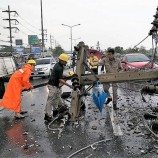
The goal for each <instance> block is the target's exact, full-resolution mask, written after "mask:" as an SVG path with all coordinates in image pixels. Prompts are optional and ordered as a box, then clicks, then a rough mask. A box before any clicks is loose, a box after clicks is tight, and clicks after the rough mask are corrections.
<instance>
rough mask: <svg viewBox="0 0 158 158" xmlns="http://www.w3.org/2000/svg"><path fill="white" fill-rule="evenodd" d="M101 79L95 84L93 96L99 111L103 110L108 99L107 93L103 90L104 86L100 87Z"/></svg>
mask: <svg viewBox="0 0 158 158" xmlns="http://www.w3.org/2000/svg"><path fill="white" fill-rule="evenodd" d="M99 83H100V82H99V81H97V83H96V85H95V91H93V94H92V98H93V101H94V103H95V105H96V106H97V107H98V109H99V111H100V112H102V109H103V106H104V102H105V100H106V97H107V94H106V93H105V92H104V91H103V88H100V86H99Z"/></svg>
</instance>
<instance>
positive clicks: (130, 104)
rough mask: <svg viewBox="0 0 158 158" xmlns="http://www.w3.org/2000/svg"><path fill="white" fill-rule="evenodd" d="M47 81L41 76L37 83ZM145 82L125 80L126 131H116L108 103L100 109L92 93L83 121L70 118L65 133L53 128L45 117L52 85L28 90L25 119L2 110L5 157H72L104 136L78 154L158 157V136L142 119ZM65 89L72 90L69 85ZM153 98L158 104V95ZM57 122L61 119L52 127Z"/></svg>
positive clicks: (0, 146) (121, 102)
mask: <svg viewBox="0 0 158 158" xmlns="http://www.w3.org/2000/svg"><path fill="white" fill-rule="evenodd" d="M46 80H47V79H45V80H42V79H35V80H33V81H32V83H33V84H34V85H35V84H38V83H42V82H45V81H46ZM140 84H141V83H139V85H137V84H134V83H132V84H129V83H121V84H119V91H118V92H119V98H118V107H119V110H118V111H117V112H116V114H117V116H118V123H119V125H120V127H121V130H122V132H123V136H114V134H113V129H112V125H111V121H110V117H109V113H108V112H107V111H108V110H107V107H104V109H103V112H102V114H100V112H99V110H98V109H97V108H96V106H95V105H94V104H93V101H92V98H91V96H87V97H86V98H85V103H86V112H85V113H82V115H81V117H80V118H79V124H72V123H67V124H66V126H65V128H64V130H63V132H62V134H61V137H59V131H52V130H50V129H48V125H47V123H45V122H44V119H43V118H44V108H45V104H46V100H47V95H48V89H47V86H45V87H41V88H38V89H34V90H32V92H23V96H22V109H23V110H27V111H28V114H27V117H26V118H25V119H24V120H15V119H14V113H13V112H11V111H7V110H3V111H0V158H30V157H31V158H32V157H37V158H67V157H69V156H70V155H71V154H73V153H74V152H76V151H78V150H80V149H82V148H84V147H87V146H89V145H91V144H93V143H95V142H97V141H102V140H104V141H102V142H100V143H98V144H95V145H94V146H92V147H87V148H86V149H85V150H83V151H81V152H79V153H77V154H76V155H74V156H73V158H136V157H138V158H139V157H140V158H149V157H150V158H157V157H158V154H157V153H158V143H157V140H155V139H154V138H153V137H152V136H151V135H150V134H149V132H147V131H146V130H145V128H144V126H143V123H142V121H141V112H142V110H140V109H141V108H142V102H141V99H140V95H139V93H138V92H136V91H137V90H138V89H139V87H141V85H140ZM63 89H64V91H69V89H66V87H63ZM131 90H132V91H131ZM149 102H150V104H152V105H157V99H156V98H154V99H153V100H150V101H149ZM149 102H148V103H149ZM66 103H67V104H69V103H68V102H66ZM143 106H148V105H143ZM56 127H58V124H56V125H52V126H51V128H56ZM94 127H95V128H94Z"/></svg>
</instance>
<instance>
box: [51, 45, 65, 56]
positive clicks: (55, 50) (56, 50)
mask: <svg viewBox="0 0 158 158" xmlns="http://www.w3.org/2000/svg"><path fill="white" fill-rule="evenodd" d="M63 52H65V51H64V49H63V48H62V47H61V46H57V47H55V49H54V50H53V56H54V57H58V56H59V55H60V54H61V53H63Z"/></svg>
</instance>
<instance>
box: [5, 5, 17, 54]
mask: <svg viewBox="0 0 158 158" xmlns="http://www.w3.org/2000/svg"><path fill="white" fill-rule="evenodd" d="M2 12H5V13H8V16H9V18H8V19H3V20H7V21H8V22H9V27H5V28H6V29H9V31H10V48H11V53H12V51H13V48H12V43H13V41H12V38H13V37H12V29H16V30H19V29H18V28H17V27H12V26H11V21H15V24H16V22H18V20H17V19H11V18H10V14H11V13H15V14H17V15H18V13H17V12H16V11H11V10H10V6H9V5H8V10H5V11H2ZM18 23H19V22H18Z"/></svg>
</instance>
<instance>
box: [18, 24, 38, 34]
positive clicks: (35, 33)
mask: <svg viewBox="0 0 158 158" xmlns="http://www.w3.org/2000/svg"><path fill="white" fill-rule="evenodd" d="M19 24H20V25H21V26H23V27H24V28H26V29H27V30H29V31H30V32H33V33H35V34H38V33H37V32H34V31H32V30H30V29H29V28H27V27H26V26H24V25H23V24H22V23H20V22H19Z"/></svg>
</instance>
